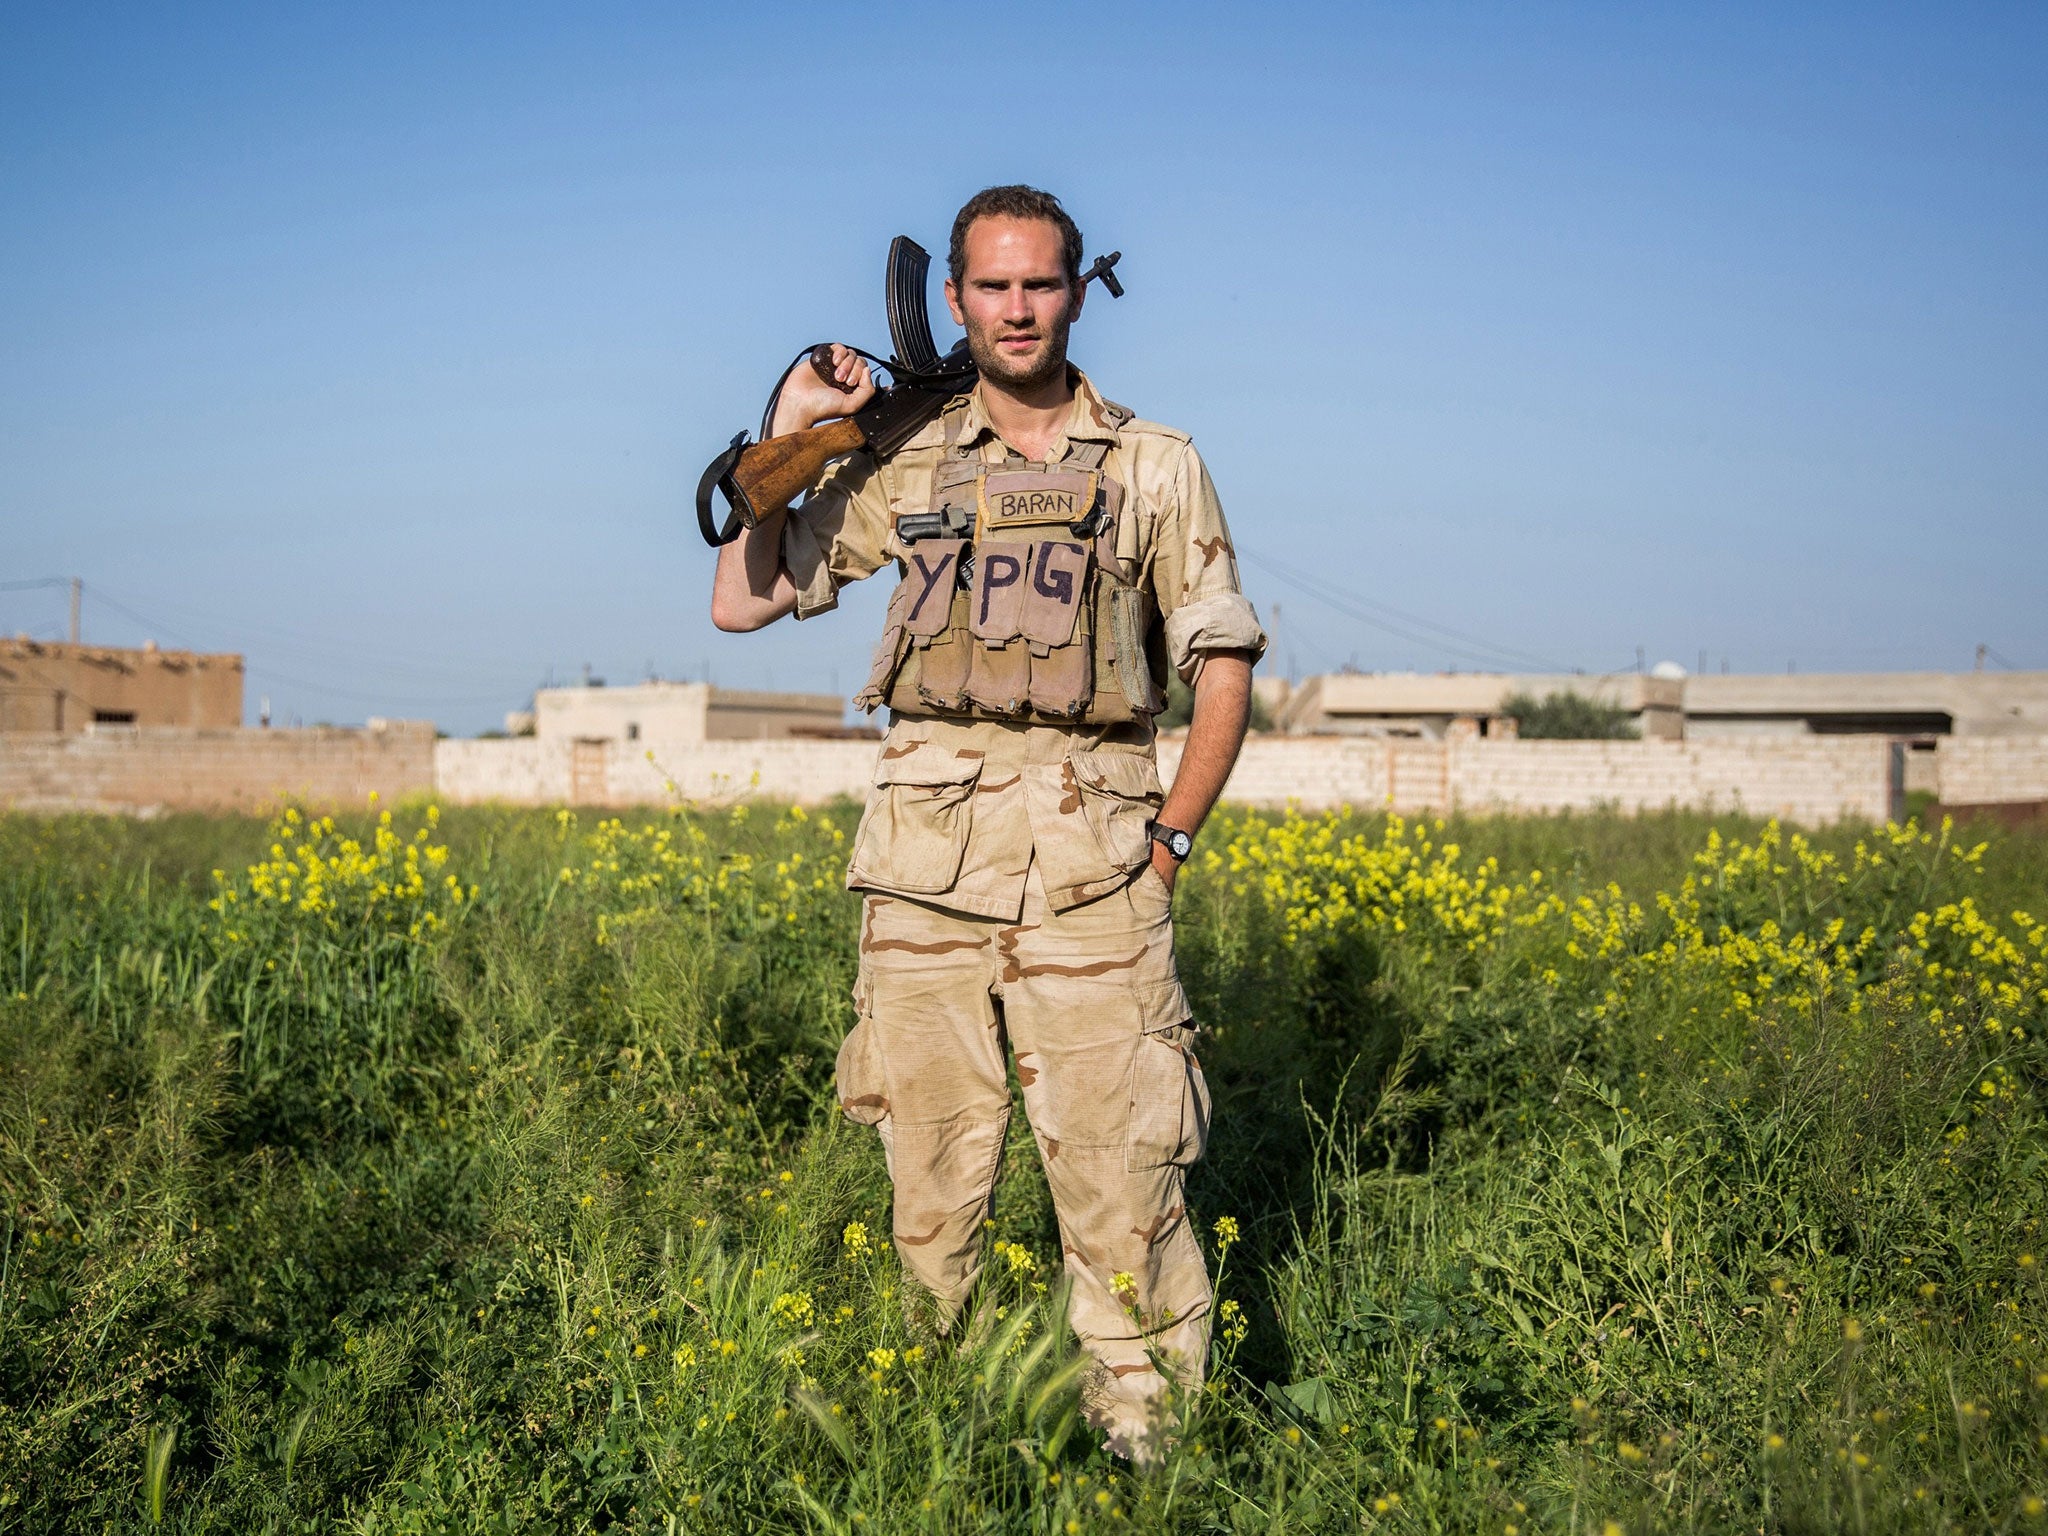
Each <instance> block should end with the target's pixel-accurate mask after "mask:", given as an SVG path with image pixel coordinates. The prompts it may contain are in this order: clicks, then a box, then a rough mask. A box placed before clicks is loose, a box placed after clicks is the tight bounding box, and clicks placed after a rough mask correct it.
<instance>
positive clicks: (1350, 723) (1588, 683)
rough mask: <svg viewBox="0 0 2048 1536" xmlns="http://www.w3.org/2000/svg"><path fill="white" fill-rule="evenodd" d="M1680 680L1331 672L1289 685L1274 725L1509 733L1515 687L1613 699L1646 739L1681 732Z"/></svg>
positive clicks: (1432, 737)
mask: <svg viewBox="0 0 2048 1536" xmlns="http://www.w3.org/2000/svg"><path fill="white" fill-rule="evenodd" d="M1684 689H1685V684H1684V682H1683V681H1682V680H1674V679H1671V678H1668V677H1651V676H1642V675H1639V674H1637V673H1634V672H1623V673H1618V674H1614V675H1611V676H1606V677H1584V676H1580V675H1578V674H1575V673H1557V674H1548V675H1546V674H1532V675H1529V676H1512V675H1509V674H1505V673H1500V672H1333V673H1327V674H1325V675H1323V676H1321V677H1311V678H1308V679H1306V680H1305V681H1303V682H1302V683H1301V684H1300V685H1299V686H1297V687H1296V688H1295V689H1294V690H1293V692H1292V694H1291V695H1290V696H1289V697H1288V699H1287V702H1286V704H1285V705H1283V706H1282V708H1281V709H1280V711H1279V712H1278V714H1277V715H1276V717H1275V721H1274V723H1275V724H1276V725H1277V726H1278V727H1279V728H1280V729H1281V730H1284V731H1287V732H1289V733H1290V734H1292V735H1297V736H1303V735H1310V736H1396V737H1408V738H1414V739H1420V740H1426V741H1442V740H1444V739H1445V738H1446V737H1458V736H1480V737H1487V738H1500V737H1511V736H1513V735H1514V734H1515V731H1514V725H1515V722H1514V720H1513V719H1512V717H1510V716H1508V715H1506V714H1505V713H1503V711H1502V705H1503V704H1504V703H1505V702H1506V701H1507V700H1508V699H1510V698H1512V697H1513V696H1514V695H1516V694H1518V693H1527V694H1530V695H1532V696H1534V697H1536V698H1539V699H1540V698H1544V697H1547V696H1548V695H1550V694H1553V693H1564V692H1567V691H1569V692H1573V693H1577V694H1580V695H1582V696H1584V697H1586V698H1591V699H1598V700H1600V701H1601V702H1602V703H1605V704H1619V705H1621V706H1622V707H1623V708H1625V709H1627V710H1628V711H1629V712H1630V713H1631V714H1632V715H1634V717H1635V720H1636V726H1637V729H1638V730H1639V731H1640V732H1641V734H1642V735H1643V736H1644V737H1645V738H1646V739H1649V740H1665V741H1676V740H1678V739H1680V738H1681V737H1683V735H1684V734H1685V730H1684V706H1683V700H1684Z"/></svg>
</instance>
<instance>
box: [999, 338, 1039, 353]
mask: <svg viewBox="0 0 2048 1536" xmlns="http://www.w3.org/2000/svg"><path fill="white" fill-rule="evenodd" d="M1039 340H1040V338H1039V337H1037V336H1004V337H1000V338H998V339H997V341H996V345H997V346H999V347H1004V348H1007V349H1008V350H1010V351H1012V352H1024V351H1028V350H1030V349H1031V348H1032V347H1035V346H1037V345H1038V343H1039Z"/></svg>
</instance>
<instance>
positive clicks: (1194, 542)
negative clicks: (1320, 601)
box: [1152, 443, 1266, 683]
mask: <svg viewBox="0 0 2048 1536" xmlns="http://www.w3.org/2000/svg"><path fill="white" fill-rule="evenodd" d="M1152 590H1153V592H1154V594H1155V595H1156V596H1157V598H1158V600H1159V611H1160V613H1161V614H1162V615H1163V616H1164V617H1165V620H1166V654H1167V658H1168V660H1169V661H1171V662H1172V664H1173V669H1174V671H1176V672H1178V673H1179V674H1180V676H1181V680H1182V681H1183V682H1187V683H1193V682H1194V680H1195V677H1196V675H1197V674H1199V673H1200V671H1201V670H1202V663H1203V661H1204V660H1205V659H1206V658H1207V656H1208V654H1209V653H1210V652H1211V651H1249V652H1250V653H1251V656H1252V659H1253V660H1254V661H1257V660H1258V658H1259V657H1261V656H1262V655H1264V654H1265V651H1266V632H1265V630H1263V629H1262V628H1260V627H1259V618H1258V615H1257V614H1256V613H1254V612H1253V611H1252V605H1251V604H1250V602H1248V601H1247V600H1246V599H1245V595H1244V592H1243V590H1242V589H1241V588H1240V586H1239V584H1238V573H1237V551H1236V549H1235V548H1234V547H1233V546H1232V545H1231V542H1230V528H1229V526H1228V524H1226V523H1225V522H1224V519H1223V503H1222V502H1221V501H1220V500H1219V499H1218V498H1217V495H1216V486H1215V484H1214V482H1212V481H1211V480H1210V478H1209V470H1208V466H1207V465H1205V464H1204V463H1203V462H1202V458H1201V455H1200V454H1198V453H1196V452H1195V448H1194V445H1193V444H1192V443H1190V444H1187V445H1186V446H1185V447H1184V448H1183V450H1182V453H1181V457H1180V462H1179V463H1178V465H1176V466H1175V469H1174V473H1173V476H1172V483H1171V487H1170V491H1169V494H1168V497H1167V504H1166V507H1165V508H1164V512H1163V515H1162V517H1161V518H1160V522H1159V526H1158V529H1157V531H1156V534H1155V537H1154V543H1153V546H1152Z"/></svg>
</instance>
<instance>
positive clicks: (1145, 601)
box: [854, 442, 1166, 725]
mask: <svg viewBox="0 0 2048 1536" xmlns="http://www.w3.org/2000/svg"><path fill="white" fill-rule="evenodd" d="M1107 452H1108V445H1107V444H1104V443H1096V442H1090V443H1081V444H1078V445H1076V447H1075V449H1074V451H1073V452H1071V453H1070V454H1069V455H1068V457H1067V459H1066V460H1065V461H1064V462H1063V463H1060V464H1029V463H1024V462H1022V461H1012V462H1009V463H1004V464H990V463H986V462H984V461H983V460H982V459H981V458H980V457H979V456H978V454H975V453H974V452H973V451H972V450H971V449H968V448H961V447H956V446H954V445H952V444H951V443H950V442H949V444H948V451H947V455H946V457H945V458H944V459H942V460H941V461H940V463H939V465H938V468H937V470H936V471H935V473H934V475H933V480H932V499H931V505H930V507H929V508H928V509H927V510H925V511H922V512H912V513H904V514H902V515H900V516H899V517H898V518H897V519H896V539H897V542H898V543H899V544H900V545H901V546H902V549H903V558H902V565H903V579H902V582H901V584H900V585H899V586H898V587H897V589H896V592H895V594H894V595H893V597H892V598H891V599H890V603H889V613H888V619H887V624H886V627H885V629H884V631H883V635H882V641H881V644H880V646H878V647H877V649H876V652H875V659H874V665H873V667H872V668H871V669H870V671H869V674H868V679H867V683H866V686H864V687H863V688H862V689H861V691H860V693H859V694H858V695H857V696H856V697H855V699H854V702H855V704H857V705H859V706H860V707H861V708H863V709H869V710H872V709H875V708H877V707H878V706H880V705H883V704H887V705H888V706H889V708H890V709H892V710H894V711H896V712H897V713H899V714H906V715H946V716H964V717H967V718H971V719H988V720H1032V719H1037V720H1046V721H1059V722H1062V723H1066V724H1082V725H1110V724H1119V723H1122V722H1125V721H1130V720H1138V719H1146V718H1149V717H1150V716H1152V715H1154V714H1156V713H1158V712H1159V710H1160V709H1162V708H1163V707H1164V706H1165V703H1166V691H1165V678H1166V645H1165V637H1164V636H1163V634H1161V633H1160V629H1159V625H1158V623H1157V622H1156V620H1157V611H1156V607H1155V605H1154V603H1153V601H1152V597H1151V594H1150V593H1148V592H1147V591H1145V590H1144V588H1142V587H1141V586H1139V585H1137V584H1136V582H1135V580H1134V579H1133V577H1134V576H1135V572H1133V571H1130V570H1128V569H1127V568H1126V566H1125V564H1124V563H1123V562H1121V561H1119V560H1118V559H1117V558H1116V552H1115V551H1116V543H1117V539H1116V530H1117V526H1118V520H1119V518H1120V516H1121V515H1122V511H1123V506H1124V494H1123V487H1122V486H1121V485H1119V484H1118V483H1117V482H1116V481H1114V480H1111V479H1109V478H1108V477H1107V476H1106V475H1105V474H1104V473H1103V471H1102V463H1103V459H1104V457H1105V456H1106V454H1107Z"/></svg>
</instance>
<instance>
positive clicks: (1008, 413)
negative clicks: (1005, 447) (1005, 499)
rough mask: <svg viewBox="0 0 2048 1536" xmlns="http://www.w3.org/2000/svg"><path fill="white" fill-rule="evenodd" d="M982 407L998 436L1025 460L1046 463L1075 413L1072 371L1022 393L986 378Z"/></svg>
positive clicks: (1062, 370)
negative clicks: (1069, 419)
mask: <svg viewBox="0 0 2048 1536" xmlns="http://www.w3.org/2000/svg"><path fill="white" fill-rule="evenodd" d="M981 408H982V410H983V412H985V413H986V414H987V416H988V424H989V425H990V426H991V427H993V428H995V430H996V435H997V436H998V437H1000V438H1002V440H1003V441H1004V442H1006V443H1008V444H1009V445H1010V446H1011V447H1012V448H1014V449H1016V450H1017V451H1018V452H1019V453H1021V454H1023V455H1024V457H1025V458H1027V459H1031V460H1034V461H1037V462H1043V461H1044V460H1045V459H1046V458H1047V457H1048V456H1049V455H1050V454H1051V453H1052V449H1053V445H1054V444H1055V443H1057V442H1058V441H1059V440H1060V436H1061V434H1062V433H1064V432H1065V431H1066V428H1067V418H1068V417H1069V416H1070V415H1072V414H1073V409H1074V374H1073V370H1072V369H1071V368H1062V369H1060V371H1059V372H1058V373H1057V374H1056V375H1054V376H1053V377H1052V378H1051V379H1049V380H1047V381H1046V382H1045V383H1044V384H1041V385H1039V386H1038V387H1037V388H1035V389H1031V390H1027V391H1024V392H1023V393H1019V392H1017V391H1016V390H1014V389H1011V388H1009V387H1007V386H1004V385H999V384H996V383H994V382H993V381H992V380H989V379H986V378H984V379H983V380H982V381H981Z"/></svg>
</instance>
